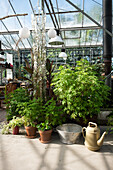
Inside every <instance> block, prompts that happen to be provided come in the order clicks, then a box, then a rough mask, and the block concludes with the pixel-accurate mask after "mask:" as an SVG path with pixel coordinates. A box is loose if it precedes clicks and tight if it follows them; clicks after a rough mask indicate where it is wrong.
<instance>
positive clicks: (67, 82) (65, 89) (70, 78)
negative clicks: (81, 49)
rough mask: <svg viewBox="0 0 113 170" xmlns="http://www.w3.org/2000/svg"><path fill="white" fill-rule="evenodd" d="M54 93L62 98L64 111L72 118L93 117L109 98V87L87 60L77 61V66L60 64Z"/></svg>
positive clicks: (54, 79) (54, 83)
mask: <svg viewBox="0 0 113 170" xmlns="http://www.w3.org/2000/svg"><path fill="white" fill-rule="evenodd" d="M52 85H53V86H54V93H55V94H56V95H57V96H58V98H59V100H61V102H62V105H63V106H64V111H65V112H66V113H67V114H70V116H71V118H74V119H75V118H76V117H81V118H83V120H85V121H86V119H87V117H93V115H94V114H95V115H97V114H98V113H99V112H100V107H102V106H103V105H104V104H105V101H106V100H108V95H109V90H110V89H109V87H108V86H106V85H105V84H104V82H103V81H100V80H99V78H98V77H97V76H96V71H95V70H94V68H93V67H92V66H91V65H90V63H89V62H88V61H87V60H83V59H82V60H80V61H78V62H77V65H76V67H75V68H71V67H70V66H65V67H64V66H60V67H59V69H58V72H57V73H55V74H54V78H53V81H52Z"/></svg>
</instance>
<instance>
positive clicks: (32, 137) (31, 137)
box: [25, 135, 37, 139]
mask: <svg viewBox="0 0 113 170" xmlns="http://www.w3.org/2000/svg"><path fill="white" fill-rule="evenodd" d="M25 137H26V138H29V139H34V138H36V137H37V135H36V136H28V135H25Z"/></svg>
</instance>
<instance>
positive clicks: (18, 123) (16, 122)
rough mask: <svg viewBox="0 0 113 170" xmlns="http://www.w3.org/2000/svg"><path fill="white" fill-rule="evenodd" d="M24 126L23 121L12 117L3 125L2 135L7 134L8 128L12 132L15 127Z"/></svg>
mask: <svg viewBox="0 0 113 170" xmlns="http://www.w3.org/2000/svg"><path fill="white" fill-rule="evenodd" d="M23 124H24V119H23V118H20V117H16V116H13V119H12V120H10V121H9V123H7V124H3V128H2V134H8V133H9V130H10V128H11V129H12V130H13V129H14V128H15V127H16V126H19V127H20V126H22V125H23Z"/></svg>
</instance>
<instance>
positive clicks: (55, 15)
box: [49, 0, 59, 29]
mask: <svg viewBox="0 0 113 170" xmlns="http://www.w3.org/2000/svg"><path fill="white" fill-rule="evenodd" d="M49 2H50V5H51V9H52V11H53V15H54V18H55V21H56V24H57V26H58V29H59V24H58V21H57V17H56V15H55V11H54V8H53V4H52V2H51V0H49Z"/></svg>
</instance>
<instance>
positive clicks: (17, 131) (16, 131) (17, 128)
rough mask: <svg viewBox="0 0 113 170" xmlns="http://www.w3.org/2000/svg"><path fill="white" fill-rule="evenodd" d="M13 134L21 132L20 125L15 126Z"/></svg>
mask: <svg viewBox="0 0 113 170" xmlns="http://www.w3.org/2000/svg"><path fill="white" fill-rule="evenodd" d="M12 133H13V135H18V134H19V126H15V127H14V128H13V131H12Z"/></svg>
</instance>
